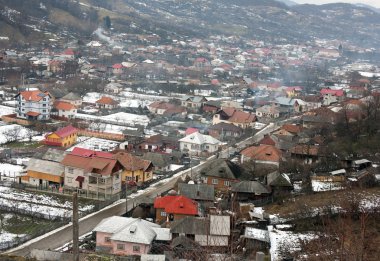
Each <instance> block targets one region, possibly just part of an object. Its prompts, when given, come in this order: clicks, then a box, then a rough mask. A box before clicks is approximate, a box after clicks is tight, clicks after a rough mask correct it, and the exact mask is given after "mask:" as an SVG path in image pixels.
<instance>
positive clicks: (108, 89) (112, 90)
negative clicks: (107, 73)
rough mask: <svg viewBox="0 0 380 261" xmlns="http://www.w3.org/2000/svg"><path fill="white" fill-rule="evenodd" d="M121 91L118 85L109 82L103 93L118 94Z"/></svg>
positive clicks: (121, 87) (120, 86)
mask: <svg viewBox="0 0 380 261" xmlns="http://www.w3.org/2000/svg"><path fill="white" fill-rule="evenodd" d="M122 89H123V85H121V84H120V83H115V82H111V83H108V84H107V85H106V86H105V87H104V92H105V93H109V94H119V93H120V92H121V91H122Z"/></svg>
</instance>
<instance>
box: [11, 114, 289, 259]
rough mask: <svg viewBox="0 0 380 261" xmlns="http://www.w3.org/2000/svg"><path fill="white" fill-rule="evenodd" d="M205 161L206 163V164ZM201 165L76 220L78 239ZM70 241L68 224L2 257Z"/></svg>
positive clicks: (272, 126) (273, 127)
mask: <svg viewBox="0 0 380 261" xmlns="http://www.w3.org/2000/svg"><path fill="white" fill-rule="evenodd" d="M289 120H291V119H287V120H285V121H281V122H277V123H270V124H269V125H268V126H266V127H265V128H263V129H262V130H260V131H259V132H257V133H256V134H255V135H254V136H252V137H250V138H248V139H246V140H244V141H241V142H239V143H237V144H236V146H235V147H228V148H226V149H225V150H223V151H221V152H220V153H219V158H229V157H230V156H229V155H230V153H234V152H236V151H240V150H241V149H243V148H245V147H246V146H249V145H252V144H253V143H255V142H257V141H259V140H260V139H262V138H263V137H264V135H265V134H268V133H270V132H273V131H275V130H277V129H278V128H280V126H282V124H284V123H286V122H288V121H289ZM215 158H216V156H212V157H210V158H208V159H207V161H209V160H211V159H215ZM207 161H206V162H207ZM206 162H203V163H201V164H199V165H197V166H194V167H192V169H191V170H190V169H187V170H184V171H182V172H180V173H178V174H176V175H175V176H174V177H173V178H170V179H168V180H162V181H160V182H158V183H157V184H154V185H152V187H150V188H148V189H147V190H146V191H145V192H144V193H141V194H139V195H137V196H135V197H134V198H131V199H128V201H127V204H126V202H125V199H124V200H119V201H118V202H117V203H114V204H113V205H111V206H108V207H106V208H104V209H102V210H100V211H98V212H96V213H93V214H90V215H88V216H86V217H83V218H81V219H80V220H79V235H80V236H82V235H84V234H87V233H89V232H91V231H92V230H93V229H94V228H95V226H96V225H97V224H99V222H100V221H102V220H103V219H104V218H108V217H111V216H120V215H123V214H124V213H125V212H126V206H128V211H129V210H131V209H132V208H133V206H134V205H137V204H138V203H139V201H140V200H141V199H142V198H144V197H150V198H155V197H156V196H157V195H159V194H161V193H163V192H166V191H168V190H170V189H172V188H173V187H174V184H175V183H176V181H177V179H178V178H179V177H185V176H186V175H191V174H192V173H196V172H197V171H198V170H199V169H200V168H202V166H203V165H204V164H205V163H206ZM70 241H72V225H71V224H68V225H66V226H64V227H61V228H58V229H56V230H53V231H51V232H49V233H47V234H45V235H42V236H40V237H38V238H35V239H33V240H30V241H28V242H26V243H24V244H22V245H20V246H18V247H16V248H13V249H10V250H8V251H7V252H5V254H9V255H17V256H28V255H29V254H30V252H31V250H32V249H41V250H48V249H56V248H59V247H61V246H63V245H64V244H66V243H68V242H70Z"/></svg>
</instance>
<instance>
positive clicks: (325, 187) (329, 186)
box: [311, 180, 344, 192]
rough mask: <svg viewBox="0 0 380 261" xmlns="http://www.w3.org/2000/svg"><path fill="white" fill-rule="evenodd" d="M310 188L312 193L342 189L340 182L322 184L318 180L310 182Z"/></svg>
mask: <svg viewBox="0 0 380 261" xmlns="http://www.w3.org/2000/svg"><path fill="white" fill-rule="evenodd" d="M311 186H312V188H313V191H314V192H322V191H331V190H341V189H343V188H344V187H343V186H342V183H341V182H323V181H319V180H311Z"/></svg>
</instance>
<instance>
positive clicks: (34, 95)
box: [16, 90, 50, 102]
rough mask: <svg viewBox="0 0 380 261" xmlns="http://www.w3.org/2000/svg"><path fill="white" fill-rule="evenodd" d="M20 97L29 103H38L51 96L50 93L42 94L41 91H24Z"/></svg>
mask: <svg viewBox="0 0 380 261" xmlns="http://www.w3.org/2000/svg"><path fill="white" fill-rule="evenodd" d="M18 95H21V96H22V97H23V98H24V99H25V100H27V101H36V102H38V101H40V100H42V99H43V98H44V97H46V96H50V93H49V92H41V91H40V90H35V91H23V92H20V93H19V94H18ZM18 95H17V96H18ZM17 96H16V97H17Z"/></svg>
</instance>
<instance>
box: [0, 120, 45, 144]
mask: <svg viewBox="0 0 380 261" xmlns="http://www.w3.org/2000/svg"><path fill="white" fill-rule="evenodd" d="M42 139H44V137H43V135H37V132H35V131H32V130H30V129H28V128H25V127H23V126H21V125H18V124H11V125H4V126H0V144H5V143H8V142H14V141H29V140H31V141H41V140H42Z"/></svg>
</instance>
